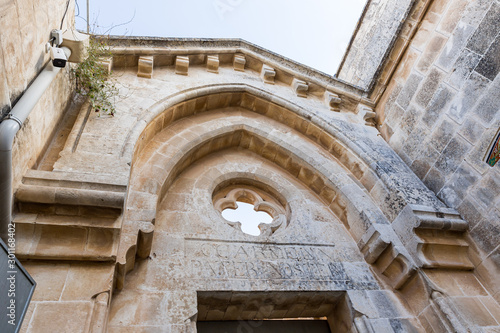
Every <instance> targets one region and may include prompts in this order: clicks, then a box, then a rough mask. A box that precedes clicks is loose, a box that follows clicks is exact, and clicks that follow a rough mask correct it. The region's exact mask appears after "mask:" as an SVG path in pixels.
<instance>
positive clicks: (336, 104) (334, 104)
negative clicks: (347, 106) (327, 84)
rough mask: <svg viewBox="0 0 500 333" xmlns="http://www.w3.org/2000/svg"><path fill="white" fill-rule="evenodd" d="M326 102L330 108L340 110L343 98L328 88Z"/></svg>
mask: <svg viewBox="0 0 500 333" xmlns="http://www.w3.org/2000/svg"><path fill="white" fill-rule="evenodd" d="M325 102H326V105H328V106H329V107H330V110H332V111H335V112H340V103H342V99H341V98H340V97H339V95H337V94H335V93H332V92H330V91H328V90H327V91H325Z"/></svg>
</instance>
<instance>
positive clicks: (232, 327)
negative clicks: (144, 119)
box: [196, 320, 331, 333]
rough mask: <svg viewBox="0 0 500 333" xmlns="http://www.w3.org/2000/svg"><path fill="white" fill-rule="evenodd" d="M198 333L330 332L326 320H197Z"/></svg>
mask: <svg viewBox="0 0 500 333" xmlns="http://www.w3.org/2000/svg"><path fill="white" fill-rule="evenodd" d="M196 327H197V330H198V333H276V332H286V333H331V331H330V327H329V326H328V322H327V321H326V320H240V321H236V320H230V321H199V322H198V323H197V324H196Z"/></svg>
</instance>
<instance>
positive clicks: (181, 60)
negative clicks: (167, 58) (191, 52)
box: [175, 56, 189, 75]
mask: <svg viewBox="0 0 500 333" xmlns="http://www.w3.org/2000/svg"><path fill="white" fill-rule="evenodd" d="M188 70H189V57H188V56H176V57H175V74H179V75H188Z"/></svg>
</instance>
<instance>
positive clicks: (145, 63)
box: [137, 56, 154, 79]
mask: <svg viewBox="0 0 500 333" xmlns="http://www.w3.org/2000/svg"><path fill="white" fill-rule="evenodd" d="M153 63H154V59H153V56H141V57H139V62H138V66H137V67H138V69H137V76H139V77H144V78H146V79H151V78H152V77H153Z"/></svg>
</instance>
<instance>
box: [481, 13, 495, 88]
mask: <svg viewBox="0 0 500 333" xmlns="http://www.w3.org/2000/svg"><path fill="white" fill-rule="evenodd" d="M499 18H500V16H499ZM499 53H500V37H498V36H497V38H495V41H494V42H493V44H491V45H490V47H489V48H488V51H487V52H486V54H485V55H484V57H483V58H482V59H481V61H480V62H479V64H478V65H477V67H476V69H475V70H476V72H478V73H479V74H481V75H483V76H484V77H487V78H488V79H490V80H494V79H495V77H496V76H497V74H498V72H499V71H500V59H499V57H498V54H499Z"/></svg>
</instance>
